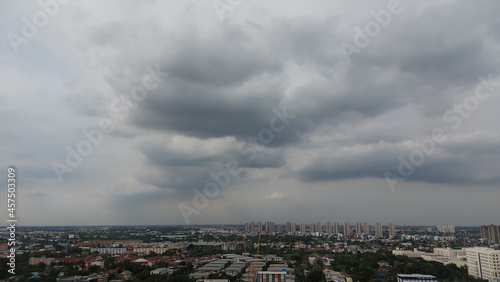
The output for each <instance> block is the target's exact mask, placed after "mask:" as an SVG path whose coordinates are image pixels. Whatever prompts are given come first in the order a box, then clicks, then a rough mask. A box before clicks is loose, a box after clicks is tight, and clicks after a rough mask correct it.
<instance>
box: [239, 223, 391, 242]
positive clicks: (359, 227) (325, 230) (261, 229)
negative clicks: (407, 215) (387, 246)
mask: <svg viewBox="0 0 500 282" xmlns="http://www.w3.org/2000/svg"><path fill="white" fill-rule="evenodd" d="M353 231H354V232H353ZM371 231H372V230H371V229H370V224H369V223H368V222H364V223H361V222H357V223H356V225H355V228H354V230H353V228H351V224H350V223H349V222H344V224H343V225H342V226H341V225H339V223H338V222H333V223H332V222H327V223H326V224H325V225H322V224H321V222H319V221H318V222H316V223H310V224H305V223H300V224H296V223H293V222H287V223H286V224H284V225H283V224H277V225H275V224H274V222H272V221H266V222H264V224H263V223H262V221H257V222H254V221H251V222H247V223H245V232H257V233H268V234H271V233H286V234H296V233H298V234H306V233H320V234H331V235H338V234H343V235H344V236H351V235H372V232H371ZM373 231H374V232H373V234H374V236H375V237H376V238H384V228H383V226H382V223H381V222H376V223H375V225H374V229H373ZM387 231H388V234H389V236H396V226H395V225H394V222H390V223H389V225H388V229H387Z"/></svg>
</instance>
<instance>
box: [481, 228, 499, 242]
mask: <svg viewBox="0 0 500 282" xmlns="http://www.w3.org/2000/svg"><path fill="white" fill-rule="evenodd" d="M481 237H482V238H483V239H487V240H488V241H491V242H495V243H497V244H498V243H500V225H493V224H491V225H482V226H481Z"/></svg>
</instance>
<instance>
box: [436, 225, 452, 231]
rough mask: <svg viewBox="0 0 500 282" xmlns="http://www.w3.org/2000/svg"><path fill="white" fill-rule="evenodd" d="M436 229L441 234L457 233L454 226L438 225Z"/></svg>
mask: <svg viewBox="0 0 500 282" xmlns="http://www.w3.org/2000/svg"><path fill="white" fill-rule="evenodd" d="M436 227H437V229H438V231H439V232H441V233H455V226H453V225H438V226H436Z"/></svg>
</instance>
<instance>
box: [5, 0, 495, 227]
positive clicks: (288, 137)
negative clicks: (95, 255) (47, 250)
mask: <svg viewBox="0 0 500 282" xmlns="http://www.w3.org/2000/svg"><path fill="white" fill-rule="evenodd" d="M499 10H500V3H499V2H498V1H493V0H491V1H481V2H479V3H476V2H470V1H452V0H443V1H409V0H401V1H397V0H389V1H385V0H384V1H331V0H312V1H296V0H286V1H285V0H276V1H261V0H253V1H249V0H220V1H212V0H185V1H173V0H170V1H154V0H147V1H140V2H138V1H117V0H116V1H113V0H112V1H69V0H59V1H56V0H42V1H40V2H38V1H3V2H1V3H0V11H2V12H1V13H2V16H1V17H0V27H1V29H0V32H1V36H0V83H1V85H2V87H0V117H1V123H0V128H1V132H2V134H1V135H0V167H2V170H4V172H1V173H0V183H2V185H0V187H2V188H1V190H2V191H1V192H0V193H2V194H4V195H6V194H7V188H6V187H7V185H6V183H7V168H9V167H14V168H15V169H16V181H17V182H16V185H17V188H16V189H17V192H16V193H17V196H16V200H17V210H16V212H17V217H18V219H19V222H18V224H19V225H150V224H242V223H244V222H249V221H274V222H275V223H284V222H286V221H292V222H296V223H302V222H303V223H312V222H316V221H321V222H327V221H332V222H333V221H338V222H345V221H349V222H351V223H355V222H358V221H359V222H365V221H367V222H370V223H372V224H373V223H374V222H378V221H380V222H382V223H384V224H387V223H389V222H391V221H392V222H395V223H396V224H397V225H403V224H407V225H442V224H450V225H474V226H478V225H483V224H500V221H499V220H500V217H499V214H500V205H499V204H498V200H499V199H500V173H499V167H500V146H499V144H500V127H499V126H498V122H499V120H500V112H499V111H498V109H499V107H500V64H499V63H500V18H499V17H498V13H497V11H499ZM2 198H3V196H2ZM1 207H2V209H1V210H0V217H1V218H5V219H7V207H6V203H5V202H4V203H2V204H1Z"/></svg>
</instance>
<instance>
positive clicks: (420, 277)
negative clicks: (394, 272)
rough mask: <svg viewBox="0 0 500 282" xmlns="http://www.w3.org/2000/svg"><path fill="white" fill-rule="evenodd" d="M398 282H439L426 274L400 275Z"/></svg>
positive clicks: (434, 277)
mask: <svg viewBox="0 0 500 282" xmlns="http://www.w3.org/2000/svg"><path fill="white" fill-rule="evenodd" d="M398 282H437V278H436V276H432V275H424V274H398Z"/></svg>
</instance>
